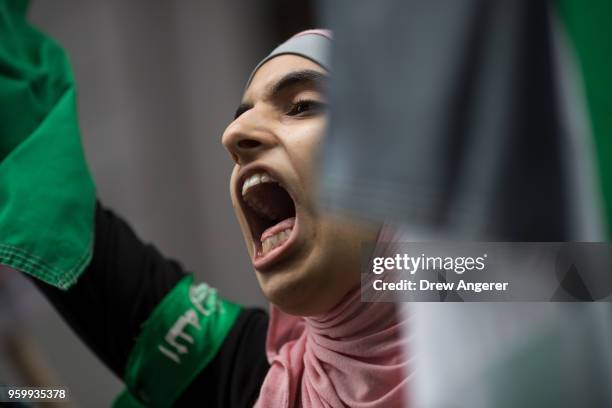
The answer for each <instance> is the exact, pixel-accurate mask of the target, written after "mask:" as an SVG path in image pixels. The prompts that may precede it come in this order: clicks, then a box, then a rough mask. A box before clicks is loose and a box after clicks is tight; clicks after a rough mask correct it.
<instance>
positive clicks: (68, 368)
mask: <svg viewBox="0 0 612 408" xmlns="http://www.w3.org/2000/svg"><path fill="white" fill-rule="evenodd" d="M281 3H282V2H280V1H258V2H252V1H247V0H243V1H240V0H229V1H215V2H213V1H195V0H193V1H181V2H169V1H166V2H164V1H151V0H147V1H145V0H138V1H119V0H112V1H109V0H105V1H93V0H87V1H77V0H56V1H53V2H46V1H39V2H33V3H32V4H31V7H30V17H31V21H32V22H33V24H34V25H36V26H37V27H39V28H40V29H41V30H42V31H44V32H46V33H47V34H49V35H50V36H52V37H53V38H55V39H56V40H57V41H58V42H59V43H60V44H62V45H63V46H64V47H65V49H66V50H67V52H68V54H69V56H70V58H71V60H72V65H73V69H74V72H75V75H76V80H77V85H78V92H79V93H78V95H79V114H80V120H81V129H82V135H83V142H84V145H85V151H86V155H87V159H88V162H89V164H90V167H91V170H92V172H93V174H94V178H95V181H96V183H97V188H98V195H99V197H100V199H101V201H102V202H103V203H104V204H105V205H107V206H109V207H111V208H112V209H114V210H115V211H116V212H117V213H119V214H120V215H122V216H123V217H124V218H126V219H127V220H128V221H129V223H130V224H131V225H132V227H133V228H134V229H135V230H136V232H137V233H138V234H139V236H140V237H141V238H142V239H144V240H146V241H149V242H153V243H154V244H155V245H156V246H157V247H158V248H159V249H160V250H161V251H162V252H163V253H164V254H166V255H167V256H171V257H174V258H176V259H178V260H180V261H181V263H182V264H183V265H184V267H185V268H187V269H188V270H191V271H194V272H195V273H196V274H197V276H198V277H199V278H200V279H204V280H206V281H207V282H208V283H209V284H211V285H213V286H215V287H217V288H218V289H219V291H220V293H221V294H222V295H224V296H225V297H226V298H228V299H230V300H233V301H237V302H240V303H242V304H247V305H259V306H262V307H265V304H266V303H265V301H264V298H263V296H262V295H261V292H260V290H259V286H258V284H257V281H256V279H255V276H254V274H253V272H252V269H251V266H250V261H249V259H248V255H247V252H246V251H245V248H244V242H243V240H242V235H241V233H240V230H239V227H238V224H237V222H236V221H235V219H234V215H233V210H232V207H231V202H230V197H229V187H228V181H229V174H230V171H231V161H230V160H229V157H228V155H227V153H226V152H225V151H224V149H223V148H222V146H221V143H220V139H221V134H222V132H223V129H224V128H225V127H226V126H227V124H228V123H229V122H230V120H231V118H232V116H233V112H234V110H235V108H236V106H237V105H238V103H239V101H240V97H241V94H242V90H243V86H244V84H245V80H246V78H247V76H248V74H249V72H250V70H251V69H252V67H253V66H254V65H255V63H256V62H257V61H258V60H259V59H260V58H262V57H263V56H264V55H265V54H266V53H267V52H268V51H270V50H271V48H272V47H273V46H274V45H275V44H277V43H278V42H280V41H281V40H282V39H284V38H286V36H287V35H289V34H290V33H293V32H297V31H298V30H300V29H303V28H309V27H311V23H312V15H313V13H312V9H311V7H310V5H309V4H310V3H309V2H303V3H302V4H301V5H300V6H298V7H299V8H298V9H296V8H291V7H290V6H287V5H284V4H281ZM11 285H12V287H13V288H16V289H15V290H14V293H18V294H19V296H17V297H18V298H19V299H20V301H19V302H18V303H19V304H20V305H21V306H20V309H19V310H20V313H21V314H22V315H23V316H25V317H24V319H23V320H21V321H22V322H23V324H22V326H23V327H24V329H25V333H26V335H27V333H30V334H31V336H32V338H33V341H34V348H38V349H39V351H40V353H41V355H40V356H39V357H37V359H38V361H43V360H44V361H46V363H47V364H48V366H49V368H50V371H51V372H50V374H51V375H53V376H54V377H55V378H56V380H57V381H58V382H59V384H63V385H65V386H66V387H68V388H69V389H70V390H71V392H72V395H73V399H74V401H73V402H74V405H76V406H87V407H107V406H109V405H110V403H111V401H112V399H113V398H114V397H115V396H116V395H117V394H118V393H119V391H120V390H121V387H122V386H121V383H120V382H119V381H118V379H116V378H115V377H114V376H113V375H112V374H111V373H110V371H109V370H107V369H106V368H105V367H104V366H103V365H102V364H101V363H100V362H98V361H97V360H96V358H95V357H94V356H93V355H92V354H91V353H90V352H89V351H88V350H87V349H86V347H85V346H84V345H82V344H81V343H80V341H79V340H78V339H77V338H76V337H75V336H74V335H73V334H72V333H71V331H70V330H69V329H68V327H67V326H66V325H65V324H64V323H63V321H62V320H61V318H60V317H59V316H58V315H57V314H56V313H55V312H54V311H53V310H52V309H51V307H50V306H49V305H48V304H47V303H46V301H45V300H44V299H43V298H42V297H41V296H40V295H39V294H38V293H37V292H36V291H35V290H34V289H33V288H32V286H31V285H30V284H29V282H27V281H25V279H23V278H21V280H20V281H17V282H12V283H11ZM18 343H20V342H19V341H18ZM31 353H34V351H32V352H31ZM13 356H14V355H12V354H11V351H10V350H6V349H5V350H4V352H2V350H0V375H2V377H3V378H4V379H7V380H8V383H9V384H11V383H12V384H17V383H19V381H23V380H19V379H18V376H17V375H16V374H15V370H12V369H11V364H10V360H11V357H13Z"/></svg>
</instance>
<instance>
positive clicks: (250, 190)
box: [240, 170, 297, 269]
mask: <svg viewBox="0 0 612 408" xmlns="http://www.w3.org/2000/svg"><path fill="white" fill-rule="evenodd" d="M240 193H241V194H240V196H241V197H242V200H241V201H242V209H243V211H244V214H245V218H246V220H247V223H248V224H249V228H250V230H251V236H252V238H253V243H254V251H253V263H254V265H255V267H256V268H257V269H264V268H265V267H267V266H269V265H271V264H272V263H275V262H276V261H277V260H278V259H280V257H281V256H282V255H283V254H285V253H287V250H288V249H289V247H290V246H291V244H292V243H293V242H294V241H295V236H296V230H297V222H296V210H295V201H294V199H293V197H292V196H291V195H290V194H289V192H288V191H287V189H286V188H285V187H283V185H281V183H279V182H278V181H277V179H276V178H274V177H273V176H272V175H271V174H270V173H269V172H267V171H264V170H257V171H254V172H249V174H248V175H247V176H246V177H243V179H242V185H241V191H240Z"/></svg>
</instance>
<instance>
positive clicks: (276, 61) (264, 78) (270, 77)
mask: <svg viewBox="0 0 612 408" xmlns="http://www.w3.org/2000/svg"><path fill="white" fill-rule="evenodd" d="M303 70H312V71H318V72H321V73H323V74H325V73H326V71H325V69H324V68H322V67H321V66H320V65H319V64H317V63H315V62H312V61H311V60H309V59H307V58H304V57H300V56H298V55H291V54H287V55H280V56H278V57H275V58H272V59H271V60H270V61H268V62H266V63H265V64H263V65H262V66H261V67H259V69H258V70H257V72H256V73H255V76H253V79H252V80H251V83H250V84H249V87H248V88H247V89H246V91H245V92H244V96H243V98H242V100H243V101H247V102H248V101H255V100H257V99H260V98H261V95H263V94H264V93H265V91H266V90H267V89H268V88H270V87H271V86H273V85H274V84H275V83H277V82H278V81H279V80H280V79H281V78H283V77H284V76H285V75H287V74H289V73H291V72H296V71H303Z"/></svg>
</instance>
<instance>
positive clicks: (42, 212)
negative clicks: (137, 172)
mask: <svg viewBox="0 0 612 408" xmlns="http://www.w3.org/2000/svg"><path fill="white" fill-rule="evenodd" d="M27 5H28V2H27V1H22V0H0V264H2V265H6V266H9V267H11V268H13V269H17V270H20V271H22V272H26V273H29V274H31V275H33V276H35V277H37V278H39V279H42V280H43V281H45V282H47V283H49V284H52V285H54V286H56V287H59V288H61V289H67V288H68V287H70V285H72V284H73V283H74V282H75V281H76V280H77V278H78V277H79V275H80V273H81V272H82V271H83V270H84V268H85V267H86V266H87V264H88V263H89V261H90V259H91V256H92V245H93V222H94V208H95V187H94V183H93V180H92V178H91V175H90V173H89V170H88V168H87V165H86V163H85V158H84V155H83V149H82V146H81V141H80V134H79V128H78V122H77V112H76V93H75V85H74V79H73V76H72V72H71V69H70V65H69V62H68V59H67V57H66V55H65V54H64V52H63V50H62V49H61V48H60V47H59V46H58V45H57V44H56V43H55V42H53V41H52V40H50V39H49V38H48V37H47V36H45V35H43V34H42V33H40V32H39V31H37V30H36V29H34V28H33V27H32V26H30V25H29V24H28V22H27V21H26V18H25V14H26V10H27Z"/></svg>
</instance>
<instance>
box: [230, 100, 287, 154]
mask: <svg viewBox="0 0 612 408" xmlns="http://www.w3.org/2000/svg"><path fill="white" fill-rule="evenodd" d="M269 122H270V121H269V120H266V118H264V117H263V116H262V115H261V114H259V113H258V112H257V111H255V109H250V110H249V111H247V112H245V113H243V114H242V115H240V116H239V117H238V118H236V119H235V120H234V121H233V122H232V123H230V124H229V126H228V127H227V129H225V132H224V133H223V138H222V139H221V142H222V143H223V146H225V148H226V149H227V151H228V152H229V153H230V155H231V156H232V159H233V160H234V161H235V162H236V163H238V164H241V165H244V164H247V163H249V162H251V161H253V160H255V159H256V158H257V157H258V156H259V155H261V154H262V153H263V152H264V151H266V150H268V149H270V148H271V147H273V146H274V145H275V144H276V137H275V135H274V132H273V129H272V128H271V125H270V123H269Z"/></svg>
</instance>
